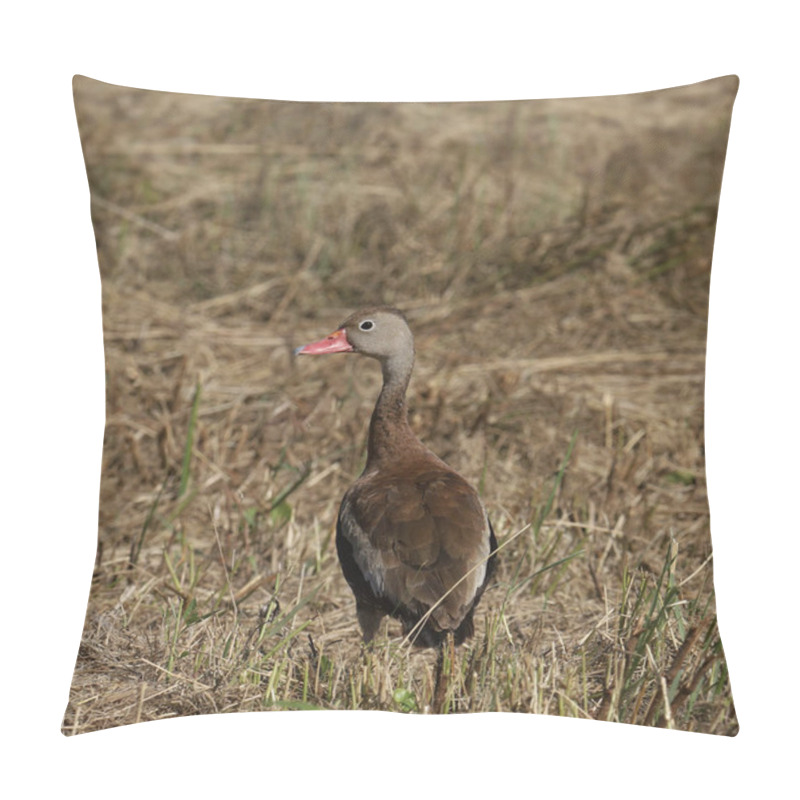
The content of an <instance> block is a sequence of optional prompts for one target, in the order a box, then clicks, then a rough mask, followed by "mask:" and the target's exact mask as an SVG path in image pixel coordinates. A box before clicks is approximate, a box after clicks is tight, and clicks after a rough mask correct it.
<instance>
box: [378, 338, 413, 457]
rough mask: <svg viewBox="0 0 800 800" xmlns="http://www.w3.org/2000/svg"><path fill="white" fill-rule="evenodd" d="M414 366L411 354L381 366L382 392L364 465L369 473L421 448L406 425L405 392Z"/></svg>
mask: <svg viewBox="0 0 800 800" xmlns="http://www.w3.org/2000/svg"><path fill="white" fill-rule="evenodd" d="M413 366H414V354H413V352H412V353H411V354H410V355H409V356H405V357H403V356H397V357H394V358H391V359H388V360H387V361H385V362H383V364H382V367H383V388H382V389H381V393H380V396H379V397H378V402H377V403H376V404H375V410H374V411H373V412H372V419H371V420H370V423H369V440H368V442H367V465H366V469H367V470H369V469H371V468H373V467H376V466H378V465H379V464H387V463H391V462H394V461H397V460H398V459H402V457H403V456H404V455H405V454H407V453H409V452H412V451H414V450H416V449H418V448H420V447H422V445H421V444H420V441H419V439H417V437H416V436H415V435H414V433H413V431H412V430H411V427H410V426H409V424H408V409H407V407H406V389H407V388H408V382H409V381H410V380H411V368H412V367H413Z"/></svg>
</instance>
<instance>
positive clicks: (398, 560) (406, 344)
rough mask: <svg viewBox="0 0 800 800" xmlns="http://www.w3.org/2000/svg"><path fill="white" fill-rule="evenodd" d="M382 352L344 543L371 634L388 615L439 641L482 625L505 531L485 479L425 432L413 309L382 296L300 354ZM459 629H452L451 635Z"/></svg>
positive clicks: (340, 544)
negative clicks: (460, 468)
mask: <svg viewBox="0 0 800 800" xmlns="http://www.w3.org/2000/svg"><path fill="white" fill-rule="evenodd" d="M333 353H356V354H359V355H363V356H367V357H368V358H372V359H376V360H377V361H378V362H379V363H380V365H381V370H382V374H383V385H382V388H381V391H380V395H379V396H378V399H377V402H376V404H375V409H374V411H373V412H372V417H371V419H370V424H369V434H368V438H367V458H366V464H365V466H364V469H363V472H362V473H361V475H360V476H359V477H358V478H357V479H356V481H355V483H353V484H352V486H350V488H349V489H348V490H347V492H346V493H345V495H344V497H343V498H342V501H341V505H340V508H339V514H338V518H337V523H336V549H337V553H338V557H339V562H340V564H341V568H342V572H343V573H344V577H345V579H346V581H347V583H348V585H349V586H350V589H351V590H352V593H353V595H354V596H355V601H356V617H357V620H358V624H359V626H360V629H361V633H362V638H363V641H364V643H365V644H369V643H370V642H371V641H372V640H373V638H374V636H375V634H376V633H377V631H378V629H379V627H380V624H381V622H382V620H383V619H384V617H387V616H389V617H391V618H394V619H396V620H399V622H400V623H401V625H402V629H403V634H404V636H405V637H406V638H407V640H408V641H410V642H412V643H413V644H414V645H416V646H418V647H436V648H439V649H440V650H441V649H442V647H443V644H444V642H445V641H450V643H451V646H452V645H453V644H455V645H459V644H462V643H463V642H464V641H465V640H466V639H468V638H470V637H471V636H473V635H474V621H473V615H474V612H475V607H476V605H477V604H478V601H479V600H480V598H481V595H482V594H483V593H484V590H485V589H486V586H487V584H488V583H489V581H490V579H491V577H492V574H493V572H494V569H495V558H496V550H497V539H496V537H495V533H494V530H493V528H492V524H491V522H490V521H489V516H488V514H487V512H486V509H485V507H484V504H483V502H482V500H481V498H480V496H479V494H478V492H477V491H476V489H475V488H474V487H473V486H472V485H471V484H470V483H469V482H468V481H467V480H466V479H465V478H463V477H462V476H461V475H460V474H459V473H458V472H456V471H455V470H454V469H452V468H451V467H450V466H448V465H447V464H446V463H445V462H444V461H443V460H442V459H440V458H439V457H438V456H436V455H435V454H434V453H433V452H431V450H429V449H428V448H427V447H426V446H425V445H424V444H422V442H421V441H420V440H419V439H418V438H417V436H416V434H415V433H414V431H413V430H412V428H411V426H410V424H409V421H408V409H407V405H406V392H407V389H408V385H409V382H410V379H411V373H412V370H413V366H414V359H415V349H414V338H413V335H412V333H411V329H410V327H409V324H408V320H407V319H406V316H405V314H404V313H403V312H402V311H400V310H399V309H397V308H393V307H390V306H373V307H369V308H365V309H362V310H360V311H357V312H355V313H354V314H351V315H350V316H349V317H348V318H347V319H346V320H345V321H344V322H343V323H342V324H341V325H339V327H338V328H337V329H336V330H335V331H334V332H333V333H331V334H329V335H328V336H326V337H325V338H324V339H321V340H319V341H316V342H312V343H310V344H307V345H304V346H302V347H298V348H297V349H296V350H295V354H296V355H328V354H333ZM448 637H449V638H448Z"/></svg>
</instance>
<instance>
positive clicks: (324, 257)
mask: <svg viewBox="0 0 800 800" xmlns="http://www.w3.org/2000/svg"><path fill="white" fill-rule="evenodd" d="M737 87H738V79H737V78H735V77H733V76H729V77H723V78H717V79H714V80H710V81H705V82H703V83H698V84H695V85H692V86H684V87H678V88H672V89H665V90H660V91H654V92H648V93H643V94H635V95H624V96H615V97H590V98H580V99H563V100H530V101H509V102H476V103H386V104H383V103H371V104H366V103H307V102H283V101H266V100H245V99H235V98H226V97H205V96H194V95H181V94H174V93H167V92H154V91H145V90H139V89H130V88H125V87H120V86H112V85H109V84H105V83H101V82H98V81H95V80H90V79H88V78H83V77H76V79H75V82H74V92H75V104H76V109H77V116H78V123H79V128H80V135H81V141H82V145H83V151H84V157H85V161H86V169H87V175H88V179H89V185H90V189H91V197H92V222H93V225H94V230H95V235H96V240H97V250H98V260H99V265H100V272H101V277H102V286H103V318H104V339H105V356H106V429H105V439H104V445H103V466H102V481H101V488H100V513H99V535H98V548H97V558H96V566H95V572H94V576H93V581H92V587H91V593H90V598H89V603H88V609H87V615H86V623H85V627H84V632H83V637H82V641H81V644H80V648H79V653H78V659H77V664H76V669H75V674H74V677H73V682H72V689H71V694H70V700H69V703H68V706H67V710H66V714H65V717H64V722H63V731H64V733H65V734H67V735H74V734H77V733H83V732H87V731H94V730H99V729H103V728H109V727H113V726H118V725H125V724H129V723H133V722H140V721H146V720H157V719H164V718H169V717H176V716H184V715H191V714H205V713H220V712H234V711H257V710H280V709H307V708H313V709H381V710H391V711H397V712H402V713H413V714H425V713H464V712H475V711H506V712H508V711H514V712H529V713H537V714H557V715H562V716H571V717H577V718H588V719H596V720H606V721H615V722H627V723H633V724H639V725H646V726H658V727H668V728H675V729H680V730H686V731H700V732H705V733H714V734H722V735H734V734H735V733H736V732H737V730H738V723H737V720H736V714H735V711H734V706H733V701H732V696H731V690H730V683H729V679H728V669H727V664H726V661H725V656H724V653H723V649H722V643H721V641H720V636H719V632H718V628H717V619H716V611H715V603H714V588H713V574H712V567H713V562H712V548H711V538H710V530H709V509H708V501H707V495H706V480H705V458H704V434H703V430H704V427H703V422H704V420H703V390H704V376H705V343H706V327H707V312H708V299H709V277H710V268H711V255H712V248H713V240H714V229H715V222H716V214H717V207H718V202H719V192H720V185H721V180H722V171H723V164H724V158H725V149H726V144H727V137H728V130H729V127H730V120H731V112H732V106H733V101H734V98H735V95H736V90H737ZM383 306H388V307H393V308H397V309H400V310H401V311H402V312H403V314H404V318H405V320H407V325H408V328H409V329H410V331H411V332H413V336H414V341H415V348H416V366H415V369H414V373H413V377H412V378H411V383H410V385H409V388H408V394H407V413H408V430H410V431H411V432H412V433H413V435H414V436H415V437H418V438H419V439H420V440H421V441H422V442H424V444H425V446H426V447H428V448H429V449H430V450H431V451H432V452H433V453H435V454H436V455H437V456H438V457H440V458H441V459H443V461H444V462H446V463H447V464H448V465H449V466H450V467H451V468H453V469H454V470H456V471H457V472H458V473H459V474H460V475H462V476H463V477H464V478H465V479H466V481H467V483H469V484H470V485H471V486H472V487H474V492H475V494H470V495H468V496H467V495H459V494H458V493H455V494H453V492H452V491H451V494H450V496H449V497H448V500H447V502H448V503H450V505H448V506H447V508H448V509H449V510H448V511H447V513H445V512H440V511H437V509H439V508H441V507H443V506H442V504H441V503H439V501H434V499H433V495H432V494H431V492H433V489H431V488H430V486H431V485H432V484H424V481H423V480H422V479H421V478H419V476H418V475H417V474H416V473H414V474H413V475H412V477H411V478H409V477H408V473H409V470H408V469H406V467H405V466H404V465H406V461H404V460H403V458H401V457H400V456H398V457H397V458H396V459H395V460H394V461H393V462H392V459H386V461H385V463H383V462H382V464H383V465H382V468H381V469H382V474H383V475H384V476H385V478H386V486H387V487H388V488H387V489H386V492H385V493H384V494H382V495H381V496H380V499H378V500H374V499H373V500H370V502H371V503H372V508H373V512H371V516H370V515H368V516H370V519H371V520H372V522H370V523H369V524H367V523H366V522H364V521H363V520H364V517H363V516H362V517H358V516H357V515H356V517H354V519H356V520H357V524H356V522H352V521H350V522H348V521H347V520H345V523H344V525H345V527H346V528H347V526H348V525H349V526H350V527H349V528H348V529H347V530H349V532H350V533H349V539H348V537H347V536H345V537H344V542H343V539H342V533H341V528H342V524H340V525H339V528H340V531H339V533H338V534H337V516H338V514H339V506H340V502H341V500H342V497H343V496H344V494H345V492H346V491H347V490H348V488H349V487H351V486H352V485H353V484H354V482H355V481H356V479H357V478H358V477H359V475H361V474H362V471H364V469H365V465H366V464H367V463H368V462H369V467H368V474H371V471H374V470H375V464H376V461H375V458H374V457H373V456H374V450H375V448H376V447H377V445H376V444H375V437H376V436H377V435H378V434H376V433H375V432H374V430H373V434H372V437H373V438H372V439H370V445H369V447H368V445H367V441H368V434H369V428H370V424H369V420H370V415H371V413H372V410H373V406H374V405H375V402H376V398H377V397H378V395H379V393H380V391H381V380H382V373H381V369H380V368H379V366H378V365H377V364H376V363H374V362H373V361H370V360H369V359H364V358H359V357H356V356H351V355H335V356H328V357H325V358H319V359H303V360H298V359H296V357H295V350H296V348H297V347H298V345H300V346H302V345H305V344H307V343H309V342H312V341H317V340H320V341H321V340H325V337H326V335H327V334H330V333H331V332H332V331H337V330H339V329H340V326H341V323H342V322H343V321H344V320H346V319H347V318H348V317H349V316H350V314H351V313H352V312H355V311H357V310H358V309H363V308H367V309H370V310H373V309H375V307H383ZM392 313H393V312H392ZM369 316H374V314H371V315H369ZM396 318H397V319H400V317H396ZM360 321H363V320H361V319H360V318H359V320H356V322H355V323H353V324H356V325H359V324H360ZM370 321H372V320H370ZM403 325H405V323H403ZM348 330H350V333H349V334H347V336H349V337H350V339H353V336H354V334H353V332H352V330H351V329H348ZM362 330H366V329H363V328H362ZM403 335H405V334H403ZM395 338H396V337H395ZM326 341H330V340H326ZM337 341H339V342H340V343H341V342H342V341H344V340H343V339H342V338H341V337H340V338H339V339H338V340H337ZM347 341H349V339H348V340H347ZM393 341H394V340H393ZM351 346H352V343H351ZM365 346H366V345H365ZM365 346H364V347H365ZM362 349H363V348H362ZM387 358H388V357H387ZM382 363H383V364H384V372H387V374H388V370H389V368H388V367H385V364H386V363H388V361H387V359H386V358H384V360H383V362H382ZM376 427H379V423H376V424H375V425H373V428H376ZM404 430H405V429H404ZM392 437H394V438H392ZM392 437H389V438H390V439H392V442H393V443H394V441H396V440H397V436H396V435H395V434H392ZM398 452H400V451H399V450H398ZM370 454H373V456H371V455H370ZM398 465H400V466H398ZM401 466H402V467H403V468H402V469H401V468H400V467H401ZM395 467H396V468H395ZM412 472H413V470H412ZM399 473H402V474H399ZM448 474H450V473H448ZM404 480H405V481H406V483H403V482H402V481H404ZM409 481H410V483H409ZM412 484H413V485H414V486H416V487H417V489H418V491H419V494H420V499H419V500H418V501H415V502H416V505H414V504H413V503H411V501H408V502H405V501H404V502H405V504H404V505H403V504H401V505H398V506H396V505H393V503H394V499H393V498H394V497H395V496H396V495H399V494H403V493H404V492H405V491H406V489H405V488H402V487H405V486H407V485H412ZM423 484H424V485H423ZM420 487H421V488H420ZM417 489H415V490H414V491H417ZM409 491H411V490H409ZM465 491H466V490H465ZM470 491H472V490H470ZM349 496H350V495H349ZM465 497H467V499H464V498H465ZM477 497H480V501H474V502H478V507H480V504H481V503H482V505H483V507H485V509H486V512H487V514H488V519H489V520H490V521H491V525H492V528H493V531H494V536H495V538H494V539H492V540H491V544H492V549H493V550H495V551H496V552H495V553H494V555H493V556H492V557H491V558H489V555H488V551H489V546H488V543H489V541H490V540H489V537H488V533H487V531H488V528H481V530H480V531H479V532H478V533H479V534H480V536H482V537H483V538H482V539H481V541H480V543H477V539H476V540H475V542H476V544H475V545H474V547H472V546H471V545H470V546H469V547H468V546H467V545H464V546H463V548H462V544H461V543H462V542H469V541H472V540H470V539H469V536H470V535H472V534H469V535H467V534H464V537H465V538H463V539H462V538H459V537H460V536H461V534H460V533H459V534H456V533H453V532H452V530H454V529H455V527H458V526H459V525H460V524H461V523H460V522H458V523H457V522H454V520H460V519H461V517H460V516H459V515H460V514H461V513H462V512H463V508H464V507H465V506H466V505H468V504H469V503H471V502H473V499H472V498H477ZM364 502H366V500H365V501H364ZM437 503H438V505H437ZM442 503H444V501H442ZM396 509H400V511H397V510H396ZM343 514H346V510H345V511H343ZM481 520H483V517H481ZM373 523H374V524H373ZM370 526H371V527H370ZM426 526H427V527H426ZM479 527H480V526H479ZM459 530H460V528H459ZM345 532H347V531H345ZM477 535H478V534H477V533H476V536H477ZM410 543H411V544H410ZM412 545H413V546H412ZM348 547H349V548H351V550H352V552H350V550H347V548H348ZM470 547H471V549H470ZM461 549H464V550H465V551H467V550H469V558H472V561H469V558H468V557H467V556H464V557H463V559H462V554H461ZM412 550H413V553H412V554H409V553H410V552H411V551H412ZM457 551H458V552H457ZM476 554H477V555H476ZM415 559H416V560H415ZM467 563H468V564H470V565H471V566H470V567H469V570H471V571H469V574H467V573H468V570H466V569H465V568H463V566H458V565H462V564H467ZM487 563H491V564H492V569H487V566H486V565H487ZM453 565H456V566H453ZM401 567H402V569H401ZM343 568H344V571H343ZM403 570H405V571H403ZM459 570H460V571H459ZM354 575H355V577H354ZM475 575H477V576H479V577H480V580H478V579H475V580H473V578H472V577H471V576H475ZM398 576H399V577H398ZM359 581H360V582H361V583H359ZM393 581H394V582H395V583H398V584H399V585H400V589H398V590H397V591H398V592H400V594H401V595H402V598H404V599H403V600H402V602H401V600H400V599H398V597H399V596H400V595H398V594H397V592H396V593H395V595H391V593H390V588H391V586H390V585H393ZM423 584H424V585H425V587H426V591H428V590H429V589H430V587H431V586H439V589H437V590H436V591H434V592H433V594H432V595H431V598H430V599H429V600H426V601H425V602H423V601H422V600H420V599H419V598H420V597H421V596H422V594H420V592H421V591H422V590H421V589H419V588H418V587H419V586H421V585H423ZM472 584H475V585H474V586H472ZM478 584H480V586H478ZM464 586H472V589H470V590H469V591H466V590H464V591H465V592H466V593H465V594H464V598H465V599H463V602H461V601H459V602H460V603H461V604H460V605H459V606H458V609H456V611H454V612H453V614H455V616H454V617H453V618H454V619H455V622H453V624H452V626H451V627H450V628H448V625H450V623H448V622H447V621H446V619H445V617H446V615H445V614H441V613H440V614H437V610H438V609H440V608H449V606H448V605H447V604H448V603H449V602H450V598H452V597H456V596H460V595H459V594H458V593H459V592H461V590H462V588H463V587H464ZM431 591H433V590H431ZM365 593H366V594H367V595H369V598H370V602H373V601H374V602H378V599H380V600H381V602H383V600H384V599H385V598H386V597H388V598H389V599H388V600H386V604H385V607H382V610H381V613H380V614H378V615H377V617H378V618H377V619H376V627H375V630H374V636H373V637H372V640H371V641H370V642H369V644H367V645H365V644H363V643H362V632H363V630H364V613H365V612H364V602H365V601H364V597H365ZM356 598H359V603H360V605H359V613H358V614H357V611H356ZM415 604H416V605H415ZM455 605H458V604H455ZM455 605H454V607H455ZM459 609H460V610H459ZM448 613H449V612H448ZM409 615H410V616H409ZM459 615H460V616H459ZM465 615H466V616H465ZM456 617H458V618H457V619H456ZM467 617H468V618H469V620H470V625H469V626H466V622H464V620H465V619H467ZM409 620H410V621H409ZM359 622H361V623H362V624H361V626H360V625H359ZM417 623H419V625H417ZM459 625H464V626H466V627H458V626H459ZM420 626H423V628H424V629H425V630H428V631H429V632H430V635H429V636H428V637H427V638H428V639H430V641H424V640H425V638H426V637H425V636H418V634H419V631H420V630H421V629H422V628H420ZM467 628H469V630H467ZM451 629H452V630H451ZM453 631H456V632H455V634H454V635H453V636H451V635H450V633H451V632H453ZM458 631H460V634H459V632H458ZM461 634H463V635H461ZM425 644H428V645H430V646H427V647H426V646H420V645H425Z"/></svg>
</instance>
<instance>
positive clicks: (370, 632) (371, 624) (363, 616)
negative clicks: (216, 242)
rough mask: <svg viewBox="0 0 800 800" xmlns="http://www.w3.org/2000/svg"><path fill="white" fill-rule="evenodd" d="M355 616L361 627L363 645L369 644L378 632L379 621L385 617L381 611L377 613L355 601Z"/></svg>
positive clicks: (371, 607)
mask: <svg viewBox="0 0 800 800" xmlns="http://www.w3.org/2000/svg"><path fill="white" fill-rule="evenodd" d="M356 616H357V617H358V624H359V626H360V627H361V635H362V636H363V639H364V644H369V643H370V642H371V641H372V639H373V638H374V637H375V634H376V633H377V632H378V628H379V627H380V624H381V620H382V619H383V618H384V616H385V615H384V613H383V611H379V610H378V609H377V608H375V607H374V606H370V605H366V604H365V603H359V602H358V601H356Z"/></svg>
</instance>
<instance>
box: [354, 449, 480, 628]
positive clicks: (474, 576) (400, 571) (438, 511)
mask: <svg viewBox="0 0 800 800" xmlns="http://www.w3.org/2000/svg"><path fill="white" fill-rule="evenodd" d="M342 512H343V513H342V515H340V519H341V518H346V519H347V522H346V524H345V525H344V526H343V527H344V531H343V532H344V535H345V536H347V538H348V539H349V540H350V541H351V543H352V545H353V551H354V558H355V560H356V562H357V564H358V565H359V567H360V569H361V572H362V573H363V574H364V576H365V577H366V578H367V579H368V580H369V583H370V585H371V586H372V590H373V591H374V592H375V594H376V595H381V596H383V597H384V598H385V599H386V600H387V601H388V603H389V604H399V605H402V606H405V607H406V608H408V609H409V610H410V611H412V612H413V613H415V614H423V613H425V612H426V611H427V610H428V609H429V608H430V607H431V606H432V605H434V604H435V603H436V602H437V601H438V600H439V599H440V598H442V596H443V595H444V594H445V593H446V592H447V591H448V590H449V589H452V588H453V587H454V586H455V585H456V584H457V583H458V581H459V580H460V579H461V578H462V577H464V576H465V575H466V574H467V573H468V572H469V571H470V570H471V569H473V567H477V568H476V569H475V570H474V571H473V572H472V573H471V574H470V575H469V576H468V577H467V578H466V579H465V580H463V581H462V582H461V583H459V584H458V586H455V589H453V591H452V592H451V593H450V594H449V595H447V597H446V598H445V599H444V600H443V601H442V603H441V604H440V605H439V606H438V607H437V608H436V609H435V610H434V611H433V613H432V615H431V617H432V620H431V622H432V624H433V625H434V627H436V628H438V629H440V630H455V629H456V628H458V626H459V625H460V624H461V622H462V621H463V620H464V618H465V617H466V616H467V615H468V614H469V612H470V610H471V608H472V605H473V603H474V601H475V598H476V595H477V594H478V592H479V590H480V587H481V585H482V582H483V578H484V577H485V572H486V567H485V564H483V565H481V564H482V562H484V561H485V559H486V558H487V556H488V555H489V525H488V520H487V518H486V514H485V511H484V509H483V506H482V505H481V502H480V500H479V498H478V496H477V494H476V492H475V490H474V489H473V488H472V487H471V486H470V485H469V484H468V483H467V482H466V481H465V480H464V479H463V478H461V476H460V475H458V474H457V473H455V472H452V471H450V470H449V469H442V468H439V467H438V465H434V467H432V468H431V469H428V470H425V471H424V472H418V473H417V474H416V475H414V476H413V477H409V476H408V474H407V473H406V474H403V473H402V472H400V471H398V472H395V471H391V472H386V471H384V472H382V473H381V474H380V475H372V476H370V475H365V476H363V477H362V478H361V479H360V480H359V481H358V482H357V483H356V484H355V485H354V486H353V488H352V490H351V491H350V492H348V493H347V495H346V496H345V499H344V501H343V503H342Z"/></svg>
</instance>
